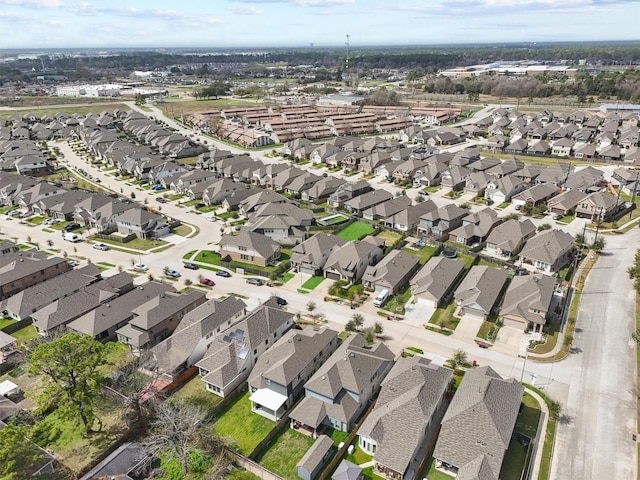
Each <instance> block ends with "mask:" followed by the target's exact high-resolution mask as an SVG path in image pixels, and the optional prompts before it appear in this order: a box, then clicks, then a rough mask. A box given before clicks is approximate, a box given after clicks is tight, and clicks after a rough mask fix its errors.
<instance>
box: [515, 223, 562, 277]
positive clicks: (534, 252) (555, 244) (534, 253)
mask: <svg viewBox="0 0 640 480" xmlns="http://www.w3.org/2000/svg"><path fill="white" fill-rule="evenodd" d="M573 241H574V238H573V236H572V235H571V234H570V233H566V232H563V231H562V230H555V229H554V230H545V231H543V232H540V233H538V234H537V235H535V236H534V237H532V238H531V239H530V240H529V241H527V243H526V244H525V246H524V248H523V249H522V251H521V252H520V255H519V256H518V261H519V262H520V263H521V264H522V265H523V266H526V265H531V266H532V267H533V268H536V269H537V270H542V271H543V272H546V273H553V272H556V271H558V270H560V269H561V268H562V267H563V266H565V265H566V264H567V263H569V261H571V258H572V252H573Z"/></svg>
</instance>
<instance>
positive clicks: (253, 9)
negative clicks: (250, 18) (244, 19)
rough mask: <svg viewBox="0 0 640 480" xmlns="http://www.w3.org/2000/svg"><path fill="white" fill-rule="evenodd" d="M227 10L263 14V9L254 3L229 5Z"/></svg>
mask: <svg viewBox="0 0 640 480" xmlns="http://www.w3.org/2000/svg"><path fill="white" fill-rule="evenodd" d="M227 10H229V11H230V12H233V13H235V14H236V15H262V10H258V8H256V7H254V6H253V5H247V6H241V7H229V8H227Z"/></svg>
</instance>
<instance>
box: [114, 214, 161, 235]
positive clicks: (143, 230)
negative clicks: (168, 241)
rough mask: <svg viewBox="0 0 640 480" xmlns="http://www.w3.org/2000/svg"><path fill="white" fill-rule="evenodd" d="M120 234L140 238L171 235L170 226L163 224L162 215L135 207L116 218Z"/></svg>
mask: <svg viewBox="0 0 640 480" xmlns="http://www.w3.org/2000/svg"><path fill="white" fill-rule="evenodd" d="M115 223H116V227H117V229H118V233H120V234H122V235H131V234H133V235H135V236H136V237H138V238H143V239H145V238H146V239H149V238H160V237H163V236H165V235H168V234H169V226H168V225H167V224H165V223H163V222H162V215H160V214H159V213H152V212H150V211H148V210H146V209H144V208H139V207H133V208H129V209H128V210H125V211H124V212H122V213H121V214H120V215H118V216H116V217H115Z"/></svg>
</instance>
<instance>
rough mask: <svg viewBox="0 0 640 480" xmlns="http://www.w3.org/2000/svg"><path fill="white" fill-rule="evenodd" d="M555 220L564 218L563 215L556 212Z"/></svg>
mask: <svg viewBox="0 0 640 480" xmlns="http://www.w3.org/2000/svg"><path fill="white" fill-rule="evenodd" d="M552 218H553V219H554V220H560V219H561V218H562V215H561V214H559V213H556V214H555V215H554V216H553V217H552Z"/></svg>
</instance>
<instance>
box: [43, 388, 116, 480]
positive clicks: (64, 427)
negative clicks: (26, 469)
mask: <svg viewBox="0 0 640 480" xmlns="http://www.w3.org/2000/svg"><path fill="white" fill-rule="evenodd" d="M96 413H97V415H98V417H99V418H100V420H101V421H102V422H103V428H102V431H99V432H96V433H93V434H91V435H90V436H85V435H84V428H83V426H82V423H80V422H77V423H76V422H74V421H69V420H63V419H62V418H60V416H59V414H58V412H57V411H54V412H53V413H51V414H50V415H48V416H47V417H45V418H44V419H43V420H42V421H41V422H39V423H38V425H37V427H34V428H33V429H32V432H33V435H34V441H35V442H36V443H37V444H38V445H40V446H41V447H43V448H50V449H52V450H53V451H54V452H55V453H56V454H58V455H60V456H61V457H62V459H61V461H62V463H63V464H64V465H65V466H67V467H68V468H69V469H71V470H73V471H74V472H78V471H79V470H80V469H82V468H83V467H85V466H86V465H88V464H89V462H90V461H91V460H92V459H94V458H95V457H97V456H98V455H99V454H100V453H101V452H103V451H104V450H105V449H106V448H107V447H108V446H109V445H111V444H112V443H113V442H114V441H115V440H116V439H117V438H118V437H120V436H121V435H122V434H124V433H125V431H126V426H125V425H124V423H123V421H122V418H121V417H122V406H121V405H119V404H117V403H116V402H113V401H111V400H110V399H109V398H108V397H106V396H102V397H100V398H99V399H98V404H97V412H96ZM96 428H97V423H96Z"/></svg>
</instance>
